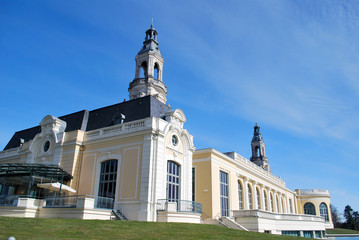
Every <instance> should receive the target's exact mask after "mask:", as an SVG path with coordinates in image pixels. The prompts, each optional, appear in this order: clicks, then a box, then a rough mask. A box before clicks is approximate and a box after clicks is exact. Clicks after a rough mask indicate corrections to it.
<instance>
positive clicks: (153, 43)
mask: <svg viewBox="0 0 359 240" xmlns="http://www.w3.org/2000/svg"><path fill="white" fill-rule="evenodd" d="M163 63H164V60H163V58H162V55H161V52H160V49H159V48H158V42H157V31H156V30H155V28H154V27H153V24H152V25H151V27H150V28H149V29H148V30H147V31H146V38H145V41H144V42H143V46H142V48H141V50H140V51H139V52H138V54H137V56H136V73H135V79H134V80H133V81H132V82H131V83H130V86H129V88H128V91H129V94H130V99H131V100H132V99H136V98H140V97H144V96H148V95H151V96H153V97H155V98H156V99H158V100H159V101H161V102H162V103H163V104H166V101H167V98H166V95H167V87H166V86H165V85H164V83H163V81H162V70H163Z"/></svg>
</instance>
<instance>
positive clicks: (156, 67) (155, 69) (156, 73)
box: [153, 63, 160, 79]
mask: <svg viewBox="0 0 359 240" xmlns="http://www.w3.org/2000/svg"><path fill="white" fill-rule="evenodd" d="M153 74H154V75H153V78H154V79H159V77H160V67H159V66H158V63H155V68H154V73H153Z"/></svg>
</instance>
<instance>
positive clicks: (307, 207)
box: [304, 202, 315, 215]
mask: <svg viewBox="0 0 359 240" xmlns="http://www.w3.org/2000/svg"><path fill="white" fill-rule="evenodd" d="M304 214H308V215H315V206H314V204H313V203H310V202H307V203H306V204H304Z"/></svg>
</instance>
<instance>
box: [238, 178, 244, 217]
mask: <svg viewBox="0 0 359 240" xmlns="http://www.w3.org/2000/svg"><path fill="white" fill-rule="evenodd" d="M238 204H239V210H241V209H243V189H242V184H241V182H240V181H238Z"/></svg>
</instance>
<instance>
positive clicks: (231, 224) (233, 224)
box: [218, 217, 249, 231]
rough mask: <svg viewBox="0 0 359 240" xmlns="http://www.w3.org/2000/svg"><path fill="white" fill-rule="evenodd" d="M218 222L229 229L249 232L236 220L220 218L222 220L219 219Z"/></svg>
mask: <svg viewBox="0 0 359 240" xmlns="http://www.w3.org/2000/svg"><path fill="white" fill-rule="evenodd" d="M218 222H219V224H221V225H223V226H225V227H227V228H232V229H238V230H244V231H249V230H248V229H247V228H245V227H243V226H242V225H240V224H239V223H237V222H236V221H235V220H234V218H229V217H220V218H218Z"/></svg>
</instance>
